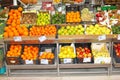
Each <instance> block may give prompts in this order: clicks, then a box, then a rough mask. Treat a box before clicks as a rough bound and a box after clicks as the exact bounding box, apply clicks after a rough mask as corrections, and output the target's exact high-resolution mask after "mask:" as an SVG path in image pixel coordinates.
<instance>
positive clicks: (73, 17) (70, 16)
mask: <svg viewBox="0 0 120 80" xmlns="http://www.w3.org/2000/svg"><path fill="white" fill-rule="evenodd" d="M66 22H70V23H71V22H81V18H80V12H79V11H76V12H74V11H70V12H67V13H66Z"/></svg>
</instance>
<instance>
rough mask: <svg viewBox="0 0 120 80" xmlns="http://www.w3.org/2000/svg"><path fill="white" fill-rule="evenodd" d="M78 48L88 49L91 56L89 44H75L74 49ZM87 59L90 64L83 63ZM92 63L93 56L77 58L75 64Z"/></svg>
mask: <svg viewBox="0 0 120 80" xmlns="http://www.w3.org/2000/svg"><path fill="white" fill-rule="evenodd" d="M78 47H82V48H88V49H89V50H90V53H91V55H92V50H91V43H76V44H75V48H78ZM76 55H77V51H76ZM87 59H90V62H89V61H86V62H85V60H87ZM93 62H94V59H93V55H92V57H91V58H78V57H77V63H93Z"/></svg>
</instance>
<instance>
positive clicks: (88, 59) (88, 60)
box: [83, 58, 91, 62]
mask: <svg viewBox="0 0 120 80" xmlns="http://www.w3.org/2000/svg"><path fill="white" fill-rule="evenodd" d="M83 62H91V58H84V59H83Z"/></svg>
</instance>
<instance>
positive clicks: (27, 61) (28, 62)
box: [25, 60, 33, 64]
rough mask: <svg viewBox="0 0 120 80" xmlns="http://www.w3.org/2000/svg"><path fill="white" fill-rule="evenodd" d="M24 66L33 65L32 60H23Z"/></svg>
mask: <svg viewBox="0 0 120 80" xmlns="http://www.w3.org/2000/svg"><path fill="white" fill-rule="evenodd" d="M25 63H26V64H33V60H25Z"/></svg>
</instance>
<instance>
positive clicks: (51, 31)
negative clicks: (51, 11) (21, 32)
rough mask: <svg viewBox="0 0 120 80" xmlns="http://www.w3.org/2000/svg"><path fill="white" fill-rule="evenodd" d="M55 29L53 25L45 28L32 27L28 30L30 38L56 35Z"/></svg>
mask: <svg viewBox="0 0 120 80" xmlns="http://www.w3.org/2000/svg"><path fill="white" fill-rule="evenodd" d="M56 32H57V29H56V27H55V26H54V25H47V26H32V27H31V28H30V33H29V34H30V36H41V35H45V36H48V35H56Z"/></svg>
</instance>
